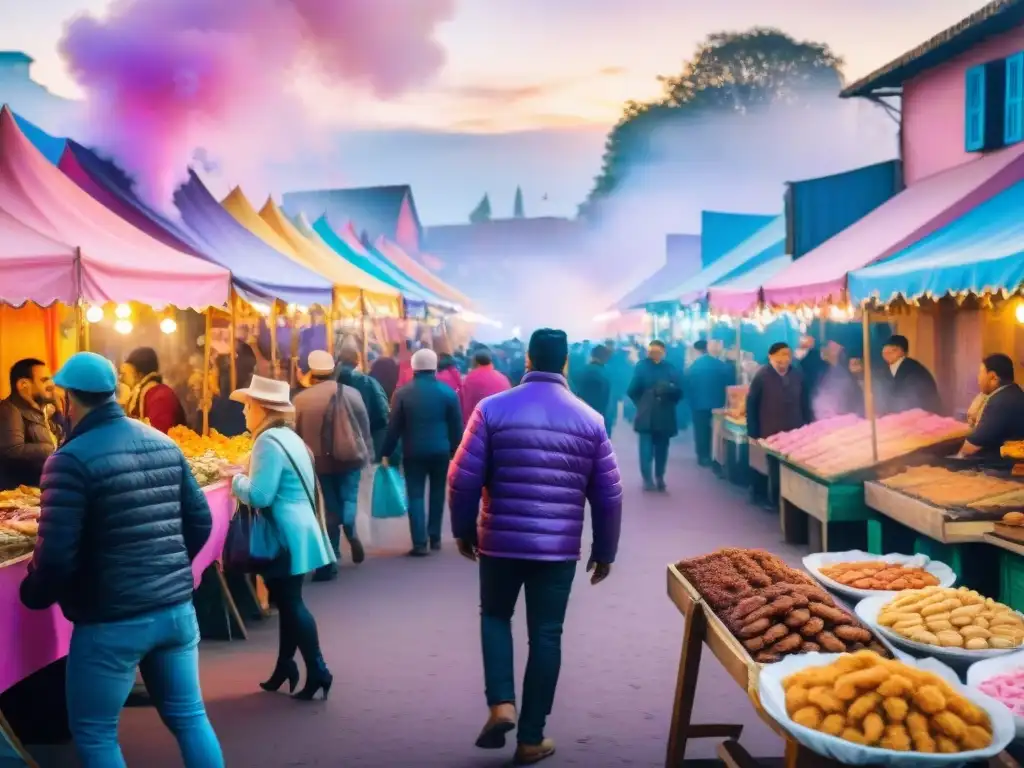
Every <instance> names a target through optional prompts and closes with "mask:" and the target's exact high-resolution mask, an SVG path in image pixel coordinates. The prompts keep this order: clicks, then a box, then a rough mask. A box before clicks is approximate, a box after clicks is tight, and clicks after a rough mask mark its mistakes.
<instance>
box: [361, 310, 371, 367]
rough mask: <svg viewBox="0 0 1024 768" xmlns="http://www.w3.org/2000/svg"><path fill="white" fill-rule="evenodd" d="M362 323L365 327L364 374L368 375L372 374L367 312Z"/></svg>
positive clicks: (364, 313)
mask: <svg viewBox="0 0 1024 768" xmlns="http://www.w3.org/2000/svg"><path fill="white" fill-rule="evenodd" d="M360 323H361V324H362V326H363V350H362V358H363V373H366V374H368V373H369V372H370V359H369V357H370V337H369V333H368V331H367V327H366V312H363V315H362V317H361V318H360Z"/></svg>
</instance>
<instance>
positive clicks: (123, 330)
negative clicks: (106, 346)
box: [114, 320, 134, 336]
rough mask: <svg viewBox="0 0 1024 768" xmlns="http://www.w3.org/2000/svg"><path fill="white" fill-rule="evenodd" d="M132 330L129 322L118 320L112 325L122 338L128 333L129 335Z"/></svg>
mask: <svg viewBox="0 0 1024 768" xmlns="http://www.w3.org/2000/svg"><path fill="white" fill-rule="evenodd" d="M132 328H134V326H133V325H132V321H131V320H118V321H117V322H116V323H114V330H115V331H117V332H118V333H120V334H121V335H122V336H127V335H128V334H129V333H131V332H132Z"/></svg>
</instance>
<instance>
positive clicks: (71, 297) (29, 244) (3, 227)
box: [0, 208, 78, 307]
mask: <svg viewBox="0 0 1024 768" xmlns="http://www.w3.org/2000/svg"><path fill="white" fill-rule="evenodd" d="M77 257H78V253H77V252H76V251H75V249H74V248H72V247H71V246H69V245H65V244H64V243H59V242H57V241H56V240H52V239H50V238H49V237H46V235H42V234H40V233H39V232H36V231H35V230H34V229H32V228H31V227H28V226H26V225H24V224H22V223H21V222H20V221H18V220H17V219H15V218H14V217H13V216H11V215H10V214H9V213H7V212H6V211H4V210H3V209H2V208H0V285H2V286H3V288H2V289H0V304H10V305H12V306H15V307H20V306H21V305H22V304H24V303H25V302H28V301H34V302H36V303H37V304H40V305H41V306H44V307H45V306H49V305H50V304H52V303H53V302H55V301H60V302H62V303H64V304H67V305H72V304H74V303H75V300H76V299H77V298H78V294H77V283H76V281H75V259H76V258H77Z"/></svg>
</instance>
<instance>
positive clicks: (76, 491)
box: [0, 329, 1024, 768]
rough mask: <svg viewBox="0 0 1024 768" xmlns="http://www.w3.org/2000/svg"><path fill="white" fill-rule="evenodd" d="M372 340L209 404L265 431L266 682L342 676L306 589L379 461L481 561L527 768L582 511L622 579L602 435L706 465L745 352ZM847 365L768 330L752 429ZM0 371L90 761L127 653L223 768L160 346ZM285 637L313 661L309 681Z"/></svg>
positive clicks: (206, 761) (96, 759)
mask: <svg viewBox="0 0 1024 768" xmlns="http://www.w3.org/2000/svg"><path fill="white" fill-rule="evenodd" d="M405 353H408V354H405ZM882 357H883V358H884V361H885V366H884V367H880V368H879V370H878V371H877V372H875V373H876V375H877V379H876V380H877V381H878V382H879V384H878V393H879V404H880V407H879V410H880V412H888V411H899V410H905V409H907V408H911V407H919V408H925V409H927V410H933V411H936V412H938V411H940V410H941V408H942V403H941V399H940V397H939V390H938V387H937V386H936V383H935V379H934V377H933V376H932V374H931V373H930V372H929V371H928V370H927V369H926V368H925V367H924V366H923V365H921V364H920V363H919V362H918V361H916V360H914V359H913V358H911V357H910V356H909V344H908V342H907V340H906V339H905V338H903V337H902V336H898V335H894V336H891V337H890V338H889V339H888V340H887V341H886V343H885V344H884V346H883V350H882ZM362 358H363V354H362V351H361V347H360V345H359V344H357V343H355V341H354V340H349V341H346V342H345V343H344V344H342V345H341V347H340V349H339V350H338V351H337V355H333V354H331V353H329V352H327V351H325V350H313V351H312V352H310V353H309V354H308V356H307V359H306V361H305V363H306V364H305V366H304V368H305V370H306V371H307V374H306V375H305V376H303V377H302V379H301V381H300V382H299V383H298V385H297V386H293V385H292V384H290V383H289V382H286V381H278V380H276V379H273V378H269V377H265V376H262V375H260V374H259V373H258V372H257V369H256V367H255V366H249V364H248V363H246V362H244V361H243V366H245V367H244V368H243V369H242V370H241V371H240V374H239V375H240V376H244V377H245V378H244V379H242V380H243V381H245V383H246V386H244V387H242V388H240V389H236V390H234V391H231V390H230V387H229V386H228V381H229V379H228V378H227V376H226V374H227V370H226V369H225V367H224V366H223V364H222V363H221V362H220V361H218V362H217V368H216V370H215V372H214V373H215V376H216V377H217V379H218V387H217V388H216V390H215V391H216V396H215V398H214V401H213V403H212V407H211V412H210V420H211V423H212V422H213V421H214V419H215V418H216V420H217V425H218V429H221V428H223V430H224V433H225V434H228V435H230V434H239V433H241V432H242V431H248V432H249V433H250V434H251V435H252V437H253V438H254V447H253V451H252V454H251V458H250V460H249V464H248V466H247V467H244V468H243V471H242V472H241V473H240V474H238V475H237V476H235V477H234V478H233V481H232V490H233V492H234V495H235V497H236V498H237V499H238V502H239V503H240V504H242V505H246V506H247V507H248V508H250V509H252V510H258V511H259V512H258V514H256V515H255V518H254V519H256V520H258V521H260V522H261V523H262V525H261V526H260V528H259V530H260V531H261V533H260V534H259V535H257V533H256V526H255V525H254V532H253V536H254V539H253V541H254V542H257V539H258V540H259V545H260V561H261V562H262V563H263V564H262V565H261V567H260V573H261V575H262V576H263V577H264V580H265V582H266V585H267V588H268V591H269V594H270V598H271V601H272V602H273V604H274V605H275V606H276V607H277V610H278V613H279V617H280V621H279V645H278V655H277V659H276V662H275V664H274V666H273V669H272V670H271V674H270V676H269V678H268V679H267V680H265V681H263V682H261V683H260V686H261V687H262V688H263V689H264V690H266V691H271V692H272V691H278V690H279V689H281V688H282V687H283V686H284V685H286V684H287V686H288V690H289V692H291V693H292V694H293V695H294V697H295V698H296V699H298V700H300V701H309V700H312V699H314V698H315V697H317V695H322V697H323V698H327V696H328V695H329V693H330V690H331V686H332V682H333V677H332V674H331V671H330V669H329V667H328V664H327V660H326V658H325V654H324V652H323V649H322V648H321V644H320V639H319V633H318V629H317V623H316V619H315V617H314V616H313V614H312V612H311V611H310V610H309V608H308V607H307V606H306V603H305V601H304V597H303V590H304V585H305V583H306V580H307V577H308V576H311V577H312V579H313V580H315V581H330V580H332V579H335V578H337V576H338V562H339V560H340V558H341V556H342V550H341V537H342V534H344V536H345V538H346V539H347V541H348V543H349V545H350V549H351V553H352V559H353V561H354V562H355V563H357V564H358V563H361V562H363V560H364V559H365V557H366V548H365V547H364V545H363V543H362V542H361V541H360V539H359V535H358V530H357V527H356V520H357V517H358V515H359V514H360V512H363V513H364V514H365V513H366V511H367V510H368V508H369V506H370V488H371V485H372V482H373V475H374V472H375V466H385V467H394V468H398V469H400V470H401V472H402V475H403V477H404V482H405V490H406V495H407V500H408V521H409V530H410V542H411V548H410V549H409V551H408V554H409V555H410V556H411V557H416V558H423V557H428V556H430V555H431V554H432V553H436V552H437V551H438V550H440V549H441V548H442V546H443V544H442V540H443V530H444V513H445V508H446V505H447V507H448V508H449V510H450V530H451V533H452V536H453V538H454V540H455V545H456V548H457V550H458V552H459V553H460V554H461V555H462V556H464V557H465V558H467V559H469V560H472V561H474V562H476V563H477V564H478V570H479V579H480V594H481V606H480V612H481V642H482V656H483V667H484V680H485V699H486V703H487V706H488V708H489V712H488V716H487V718H486V722H485V724H484V727H483V729H482V730H481V732H480V734H479V736H478V737H477V741H476V743H477V745H478V746H479V747H481V748H485V749H498V748H501V747H503V746H504V745H505V741H506V737H507V735H508V734H509V733H511V732H512V731H513V730H517V731H518V733H517V748H516V753H515V761H516V762H517V764H524V765H525V764H532V763H536V762H539V761H540V760H543V759H544V758H546V757H548V756H550V755H551V754H553V753H554V749H555V746H554V742H553V741H552V740H551V739H550V738H549V737H547V736H546V734H545V723H546V718H547V716H548V714H549V713H550V712H551V708H552V703H553V700H554V696H555V687H556V683H557V678H558V670H559V665H560V659H561V633H562V624H563V621H564V618H565V611H566V605H567V602H568V599H569V595H570V593H571V588H572V582H573V579H574V574H575V571H576V562H577V560H578V559H580V557H581V554H583V542H582V537H583V532H584V514H585V508H586V507H587V506H589V507H590V519H591V531H592V541H591V544H590V551H589V552H588V553H585V554H586V559H587V570H588V571H589V572H590V573H591V579H590V580H591V583H592V584H598V583H600V582H601V581H603V580H604V579H605V578H607V577H608V575H609V574H610V572H611V569H612V565H613V563H614V561H615V556H616V551H617V548H618V542H619V535H620V524H621V515H622V498H623V490H622V486H621V481H620V476H619V466H618V459H617V457H616V455H615V452H614V450H613V448H612V444H611V435H612V433H613V431H614V429H615V427H616V424H617V421H618V419H619V418H624V419H626V420H627V421H628V422H629V423H631V424H632V427H633V429H634V430H635V432H636V433H637V434H638V445H639V450H638V456H637V457H636V459H637V460H638V462H639V466H640V474H641V477H642V481H643V490H644V491H645V492H649V493H665V492H667V490H668V483H667V480H666V476H665V475H666V469H667V466H668V461H667V459H668V453H669V450H670V447H671V445H672V441H673V438H675V437H677V436H678V435H679V434H680V433H681V432H684V431H686V430H689V429H692V433H693V441H694V449H695V453H696V457H697V461H698V463H699V464H700V465H701V466H714V458H713V452H712V421H713V419H712V414H713V413H714V411H716V410H717V409H721V408H723V407H724V406H725V404H726V400H727V390H728V388H729V387H730V386H732V385H734V384H736V383H746V379H747V378H748V372H747V371H746V370H741V369H739V368H740V366H738V365H737V352H736V350H731V351H730V350H725V349H723V345H722V344H721V343H720V342H716V341H714V340H711V341H709V340H703V339H702V340H698V341H696V342H695V343H693V344H691V345H686V346H684V345H681V344H672V345H666V344H665V343H664V342H662V341H659V340H653V341H650V342H649V343H648V344H647V345H646V347H644V346H640V345H638V344H636V343H627V344H621V343H614V342H607V343H603V344H596V345H595V344H591V343H589V342H583V343H580V344H574V345H572V346H571V347H570V345H569V343H568V340H567V338H566V335H565V334H564V333H563V332H561V331H555V330H551V329H543V330H540V331H537V332H536V333H534V334H533V336H532V337H531V339H530V341H529V343H528V344H527V345H523V344H521V343H519V342H509V343H506V344H503V345H498V346H497V347H487V346H484V345H481V344H473V345H471V346H470V347H469V348H468V349H466V350H465V351H462V350H459V351H457V352H456V353H455V354H438V353H437V352H435V351H434V350H432V349H430V348H427V347H423V348H417V349H412V348H411V347H405V348H403V347H402V346H395V347H392V348H391V349H390V350H389V354H386V355H380V356H378V357H376V359H374V360H363V359H362ZM855 363H856V361H850V360H848V359H847V358H846V355H845V351H844V350H843V348H842V347H841V346H840V345H838V344H837V343H835V342H832V343H829V344H827V345H825V347H824V348H823V349H821V350H820V351H819V350H818V349H817V345H816V344H815V342H814V340H813V339H811V338H810V337H805V338H804V339H802V340H801V342H800V344H799V346H798V349H797V350H796V351H795V352H794V351H793V350H792V349H791V348H790V347H789V345H788V344H786V343H785V342H778V343H775V344H773V345H772V346H771V348H770V349H769V352H768V360H767V362H766V363H765V364H764V365H763V366H760V367H759V368H757V369H756V371H753V372H752V375H751V376H750V377H749V388H748V391H747V395H746V416H747V431H748V435H749V436H750V437H751V438H763V437H768V436H770V435H772V434H775V433H777V432H780V431H786V430H791V429H795V428H797V427H800V426H802V425H804V424H806V423H809V422H810V421H813V420H815V419H820V418H826V417H827V416H831V415H836V414H838V413H851V412H852V413H858V412H860V411H861V408H862V404H863V399H864V398H863V392H862V389H861V387H862V379H861V377H860V375H859V374H860V373H861V372H862V368H858V366H857V365H856V364H855ZM1013 374H1014V366H1013V362H1012V360H1011V359H1010V358H1009V357H1007V356H1006V355H1000V354H996V355H990V356H988V357H986V358H985V359H984V360H983V361H982V363H981V365H980V368H979V375H978V385H979V390H980V395H979V398H978V400H977V401H976V402H975V404H974V405H972V408H971V413H970V414H969V418H970V420H971V423H972V426H973V427H974V429H973V431H972V433H971V435H970V436H969V437H968V439H967V441H966V442H965V444H964V446H963V449H962V451H961V455H964V456H969V455H976V454H977V455H990V454H991V453H992V452H993V451H996V452H998V447H999V446H1000V445H1001V444H1002V443H1003V442H1004V441H1006V440H1014V439H1021V438H1024V392H1022V391H1021V389H1020V388H1019V387H1018V386H1017V385H1016V383H1014V375H1013ZM9 380H10V381H9V383H10V390H11V394H10V395H9V397H8V398H7V399H6V400H4V401H2V402H0V489H7V488H14V487H17V486H19V485H41V488H42V515H41V520H40V536H39V541H38V545H37V548H36V552H35V555H34V558H33V560H32V565H31V567H30V569H29V574H28V576H27V577H26V579H25V581H24V582H23V584H22V589H21V597H22V601H23V602H24V604H25V605H26V606H27V607H29V608H32V609H44V608H47V607H49V606H52V605H54V604H55V603H56V604H59V605H60V607H61V609H62V610H63V612H64V614H65V616H67V618H68V619H69V620H70V621H72V622H73V623H74V633H73V638H72V643H71V652H70V656H69V660H68V682H67V700H68V712H69V718H70V725H71V730H72V733H73V735H74V739H75V745H76V748H77V751H78V754H79V757H80V760H81V763H82V765H83V766H85V767H86V768H109V767H110V766H119V765H124V762H123V758H122V757H121V754H120V749H119V747H118V743H117V722H118V716H119V712H120V709H121V707H122V705H123V704H124V702H125V699H126V698H127V697H128V695H129V692H130V690H131V688H132V684H133V682H134V680H135V675H136V670H137V669H138V670H139V671H141V673H142V676H143V679H144V680H145V683H146V685H147V688H148V690H149V692H150V695H151V697H152V700H153V703H154V704H155V705H156V707H157V708H158V709H159V711H160V714H161V716H162V717H163V719H164V722H165V723H166V724H167V726H168V727H169V728H170V730H171V731H172V732H173V733H174V735H175V736H176V737H177V739H178V742H179V745H180V748H181V753H182V756H183V759H184V761H185V764H186V765H187V766H189V768H198V767H202V768H206V767H210V768H219V766H222V765H223V757H222V754H221V750H220V747H219V745H218V742H217V738H216V735H215V734H214V731H213V729H212V727H211V725H210V722H209V720H208V718H207V716H206V712H205V708H204V704H203V699H202V694H201V689H200V685H199V674H198V643H199V632H198V626H197V623H196V617H195V612H194V609H193V607H192V604H191V599H192V574H191V570H190V564H191V560H192V559H193V558H194V557H195V556H196V554H197V553H198V552H199V550H200V549H201V548H202V546H203V544H204V543H205V541H206V540H207V538H208V537H209V535H210V532H211V528H212V524H211V516H210V511H209V508H208V506H207V503H206V500H205V496H204V495H203V494H202V493H201V492H200V490H199V488H198V486H197V485H196V482H195V480H194V479H193V477H192V474H191V471H190V469H189V466H188V464H187V462H186V461H185V460H184V457H183V456H182V454H181V452H180V451H179V450H178V448H177V447H176V446H175V444H174V443H173V442H172V441H171V440H170V439H169V438H168V437H167V436H166V433H167V432H168V431H169V430H170V429H171V428H172V427H174V426H177V425H179V424H182V423H184V422H185V421H186V416H185V412H184V411H185V409H184V408H183V405H182V403H181V401H180V399H179V397H178V395H176V393H175V391H174V389H173V388H171V387H169V386H168V385H167V384H165V383H164V382H163V380H162V378H161V375H160V365H159V360H158V358H157V355H156V353H155V352H154V351H153V350H152V349H148V348H140V349H137V350H134V351H133V352H131V353H130V354H129V355H128V357H127V358H126V360H125V363H124V364H123V366H122V367H121V370H120V371H116V370H115V368H114V366H113V365H112V364H111V363H110V362H109V361H107V360H106V359H105V358H103V357H101V356H99V355H96V354H92V353H79V354H77V355H75V356H73V357H72V358H71V359H70V360H69V361H68V362H67V363H66V364H65V365H64V366H63V367H62V368H61V369H60V371H59V372H58V373H57V374H55V375H54V374H52V373H51V371H50V370H49V368H48V367H47V366H46V365H45V364H44V363H43V362H41V361H39V360H35V359H26V360H22V361H19V362H18V363H16V364H15V365H14V366H13V367H12V368H11V370H10V373H9ZM253 546H254V547H255V546H256V544H255V543H254V544H253ZM523 589H525V591H526V599H527V612H528V613H529V615H530V621H529V622H528V624H529V626H528V632H529V639H530V650H529V661H528V664H527V670H526V677H525V679H524V681H523V688H522V695H521V697H519V698H518V699H517V696H516V693H515V681H514V667H513V652H512V630H511V619H512V613H513V609H514V606H515V604H516V601H517V599H518V596H519V594H520V592H521V591H522V590H523ZM296 655H298V656H299V657H301V659H302V661H303V665H304V667H305V678H304V683H303V686H302V688H301V689H299V690H296V689H298V686H299V682H300V679H301V678H302V675H301V672H300V669H299V666H298V664H297V663H296V661H295V658H296Z"/></svg>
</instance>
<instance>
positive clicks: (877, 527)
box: [779, 458, 883, 555]
mask: <svg viewBox="0 0 1024 768" xmlns="http://www.w3.org/2000/svg"><path fill="white" fill-rule="evenodd" d="M779 461H780V466H779V518H780V522H781V525H782V535H783V538H784V539H785V541H786V542H787V543H790V544H807V545H809V546H810V548H811V551H812V552H842V551H845V550H850V549H862V550H865V551H867V552H871V553H872V554H876V555H880V554H882V553H883V548H882V528H881V524H880V523H879V519H878V515H877V514H876V513H875V512H874V511H872V510H871V509H869V508H868V507H867V506H866V505H865V503H864V483H863V482H862V481H860V480H837V481H834V482H830V481H828V480H824V479H822V478H820V477H818V476H816V475H815V474H813V472H811V471H810V470H809V469H806V468H804V467H801V466H799V465H797V464H793V463H791V462H788V461H786V460H785V459H781V458H780V460H779Z"/></svg>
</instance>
